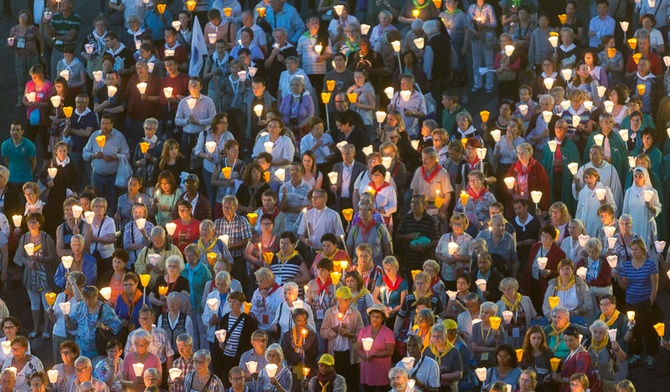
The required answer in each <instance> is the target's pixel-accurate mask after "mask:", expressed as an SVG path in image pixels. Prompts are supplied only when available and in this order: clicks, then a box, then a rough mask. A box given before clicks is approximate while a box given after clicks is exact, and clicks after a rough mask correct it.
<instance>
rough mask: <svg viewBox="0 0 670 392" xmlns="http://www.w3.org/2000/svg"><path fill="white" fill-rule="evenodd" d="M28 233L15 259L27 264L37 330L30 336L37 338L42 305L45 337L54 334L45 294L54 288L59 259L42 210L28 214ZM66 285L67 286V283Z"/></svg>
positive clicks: (26, 280) (27, 284) (25, 273)
mask: <svg viewBox="0 0 670 392" xmlns="http://www.w3.org/2000/svg"><path fill="white" fill-rule="evenodd" d="M26 222H27V224H28V232H27V233H26V234H24V235H23V236H22V237H21V239H20V240H19V245H18V249H17V251H16V255H15V256H14V262H15V263H16V264H18V265H20V266H24V270H23V285H24V286H25V288H26V290H27V291H28V296H29V297H30V309H31V311H32V317H33V331H32V332H31V333H30V335H28V338H29V339H35V338H36V337H37V335H38V334H39V329H40V327H39V322H40V314H41V313H40V305H41V307H42V308H44V330H43V332H44V333H43V334H42V338H43V339H49V338H50V337H51V333H50V332H49V331H50V329H51V328H50V327H49V325H50V322H49V317H48V315H47V313H46V311H47V309H48V308H49V305H48V304H47V301H46V298H45V296H44V294H45V293H47V292H50V291H53V289H54V287H55V286H54V280H53V279H54V278H53V276H54V271H55V265H56V263H57V262H58V254H57V253H56V245H55V244H54V242H53V240H52V239H51V237H50V236H49V234H47V233H45V232H44V231H42V230H41V227H42V226H43V225H44V217H43V216H42V214H40V213H32V212H31V213H29V214H28V215H27V217H26ZM26 245H28V246H29V247H30V245H32V248H33V250H32V252H31V254H29V253H28V251H27V250H26ZM63 286H64V285H63Z"/></svg>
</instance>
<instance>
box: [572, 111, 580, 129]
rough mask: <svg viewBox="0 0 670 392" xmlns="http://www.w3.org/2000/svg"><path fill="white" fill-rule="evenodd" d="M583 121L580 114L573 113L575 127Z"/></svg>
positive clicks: (573, 125)
mask: <svg viewBox="0 0 670 392" xmlns="http://www.w3.org/2000/svg"><path fill="white" fill-rule="evenodd" d="M581 122H582V118H581V117H579V116H578V115H576V114H573V115H572V127H573V128H577V127H578V126H579V123H581Z"/></svg>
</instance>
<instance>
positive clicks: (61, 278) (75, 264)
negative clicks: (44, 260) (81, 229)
mask: <svg viewBox="0 0 670 392" xmlns="http://www.w3.org/2000/svg"><path fill="white" fill-rule="evenodd" d="M70 249H72V257H73V260H72V265H71V266H70V268H69V269H68V270H67V271H66V270H65V267H64V266H63V263H60V264H58V268H57V269H56V275H55V276H54V283H56V286H58V287H60V288H62V289H64V288H65V284H66V283H67V274H66V272H67V273H70V272H72V271H81V272H82V273H83V274H84V276H85V277H86V284H87V285H95V281H96V278H97V276H98V266H97V263H96V261H95V257H93V256H91V255H90V254H88V253H84V249H86V240H84V236H83V235H81V234H75V235H73V236H72V240H71V241H70Z"/></svg>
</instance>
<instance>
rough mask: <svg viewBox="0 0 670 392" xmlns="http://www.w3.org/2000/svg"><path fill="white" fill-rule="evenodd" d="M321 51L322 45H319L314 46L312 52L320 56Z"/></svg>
mask: <svg viewBox="0 0 670 392" xmlns="http://www.w3.org/2000/svg"><path fill="white" fill-rule="evenodd" d="M322 50H323V45H321V44H316V45H314V52H315V53H317V54H321V51H322Z"/></svg>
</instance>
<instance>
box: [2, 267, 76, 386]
mask: <svg viewBox="0 0 670 392" xmlns="http://www.w3.org/2000/svg"><path fill="white" fill-rule="evenodd" d="M85 284H86V281H85V278H84V274H82V273H81V272H79V271H72V272H71V273H70V275H68V281H67V284H66V285H65V290H64V291H63V292H61V293H59V294H58V295H57V296H56V298H55V301H54V303H53V305H52V306H50V307H49V310H47V313H48V315H49V318H50V319H51V321H52V322H53V324H54V327H53V330H52V353H53V357H54V359H55V361H56V363H63V362H65V363H66V364H68V362H69V366H71V365H72V361H74V359H76V358H77V357H78V356H79V347H78V346H76V344H74V342H72V341H70V342H71V344H72V345H73V346H75V347H76V351H70V353H71V354H72V353H75V354H76V355H75V356H74V358H71V360H69V361H68V360H67V359H66V357H65V356H64V355H62V351H63V347H61V345H62V343H63V342H65V341H66V339H67V335H68V333H71V332H72V331H68V330H67V326H66V324H65V314H64V313H63V310H64V309H63V306H65V307H67V306H69V307H70V310H74V309H75V308H76V307H77V303H78V302H79V301H81V289H82V288H83V287H84V285H85ZM75 286H76V288H75ZM65 303H68V304H69V305H61V304H65ZM8 340H10V341H11V339H8ZM59 354H61V356H62V358H61V356H59ZM0 360H4V359H3V358H1V357H0ZM68 370H69V371H70V373H73V372H74V369H68ZM66 379H67V377H66V376H65V375H63V378H62V379H61V378H59V380H60V381H61V383H62V384H63V385H62V386H64V384H65V380H66Z"/></svg>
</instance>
